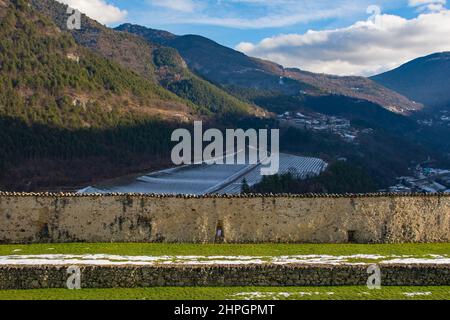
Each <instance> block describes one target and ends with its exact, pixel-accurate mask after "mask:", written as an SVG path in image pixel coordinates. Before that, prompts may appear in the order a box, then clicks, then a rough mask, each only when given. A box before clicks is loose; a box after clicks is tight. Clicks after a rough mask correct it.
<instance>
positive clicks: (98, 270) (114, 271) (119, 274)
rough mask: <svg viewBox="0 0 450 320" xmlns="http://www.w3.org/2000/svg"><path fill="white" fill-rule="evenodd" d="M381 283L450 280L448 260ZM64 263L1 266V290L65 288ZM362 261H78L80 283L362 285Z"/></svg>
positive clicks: (394, 269) (395, 273) (385, 274)
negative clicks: (153, 263) (203, 263)
mask: <svg viewBox="0 0 450 320" xmlns="http://www.w3.org/2000/svg"><path fill="white" fill-rule="evenodd" d="M380 269H381V284H382V286H449V285H450V266H449V265H409V266H406V265H389V266H381V267H380ZM67 270H68V268H67V267H64V266H1V267H0V290H9V289H41V288H46V289H47V288H66V286H67V280H68V278H69V276H70V275H69V274H68V273H67ZM368 277H369V274H368V273H367V266H365V265H340V266H333V265H308V266H305V265H288V266H282V265H247V266H243V265H240V266H214V265H211V266H83V267H80V280H81V288H138V287H165V286H167V287H196V286H208V287H223V286H226V287H230V286H363V285H366V284H367V280H368Z"/></svg>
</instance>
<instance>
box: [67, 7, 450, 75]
mask: <svg viewBox="0 0 450 320" xmlns="http://www.w3.org/2000/svg"><path fill="white" fill-rule="evenodd" d="M58 1H60V2H63V3H66V4H68V5H70V6H71V7H74V8H77V9H79V10H80V11H82V12H83V13H86V14H87V15H89V16H91V17H92V18H94V19H96V20H99V21H100V22H102V23H104V24H107V25H109V26H116V25H118V24H121V23H124V22H129V23H134V24H140V25H143V26H147V27H151V28H155V29H163V30H167V31H170V32H172V33H175V34H178V35H184V34H198V35H202V36H205V37H208V38H210V39H213V40H215V41H217V42H218V43H220V44H223V45H225V46H228V47H231V48H235V49H237V50H239V51H242V52H244V53H246V54H248V55H251V56H255V57H259V58H263V59H268V60H272V61H275V62H278V63H280V64H282V65H284V66H286V67H298V68H301V69H304V70H308V71H313V72H321V73H332V74H338V75H364V76H369V75H373V74H377V73H380V72H383V71H386V70H389V69H392V68H395V67H397V66H399V65H401V64H402V63H404V62H406V61H409V60H412V59H414V58H417V57H419V56H424V55H427V54H431V53H435V52H440V51H450V37H449V36H448V35H449V34H450V10H449V9H448V4H447V0H333V1H330V0H58ZM369 9H370V10H369Z"/></svg>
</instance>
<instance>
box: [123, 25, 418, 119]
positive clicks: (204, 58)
mask: <svg viewBox="0 0 450 320" xmlns="http://www.w3.org/2000/svg"><path fill="white" fill-rule="evenodd" d="M116 30H120V31H126V32H129V33H133V34H136V35H139V36H142V37H144V38H146V39H147V40H148V41H150V42H152V41H154V42H156V43H160V44H164V45H166V46H171V47H173V48H175V49H177V50H178V51H179V52H180V54H181V56H182V57H183V59H185V61H186V62H187V64H188V65H189V67H190V68H191V70H193V71H194V72H196V73H198V74H199V75H201V76H203V77H204V78H206V79H208V80H210V81H212V82H214V83H219V84H221V85H223V86H225V87H226V86H230V85H233V86H242V87H246V88H250V89H257V90H266V91H277V92H280V93H282V94H285V95H298V94H303V95H312V96H315V95H324V94H325V95H326V94H329V93H332V94H338V95H343V96H347V97H351V98H355V99H362V100H367V101H370V102H373V103H376V104H379V105H381V106H382V107H384V108H386V109H388V110H390V111H392V112H397V113H401V114H410V113H413V112H415V111H418V110H420V109H422V108H423V105H421V104H420V103H415V102H413V101H410V100H409V99H408V98H406V97H404V96H402V95H400V94H399V93H397V92H394V91H392V90H390V89H388V88H385V87H383V86H381V85H380V84H378V83H376V82H374V81H372V80H370V79H368V78H364V77H339V76H333V75H325V74H315V73H312V72H307V71H302V70H300V69H296V68H284V67H283V66H281V65H279V64H277V63H274V62H271V61H267V60H262V59H259V58H253V57H249V56H246V55H245V54H243V53H241V52H239V51H236V50H233V49H231V48H228V47H225V46H222V45H220V44H218V43H216V42H215V41H213V40H211V39H208V38H205V37H202V36H198V35H184V36H177V35H174V34H172V33H167V32H164V31H161V30H156V29H151V28H146V27H143V26H139V25H133V24H129V23H128V24H122V25H120V26H118V27H117V28H116Z"/></svg>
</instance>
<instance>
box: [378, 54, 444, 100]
mask: <svg viewBox="0 0 450 320" xmlns="http://www.w3.org/2000/svg"><path fill="white" fill-rule="evenodd" d="M449 74H450V52H448V51H444V52H437V53H433V54H431V55H427V56H423V57H419V58H416V59H413V60H411V61H408V62H406V63H404V64H403V65H401V66H400V67H398V68H395V69H393V70H390V71H387V72H384V73H382V74H379V75H376V76H373V77H371V79H372V80H374V81H377V82H378V83H380V84H382V85H384V86H386V87H389V88H392V89H393V90H396V91H398V92H401V93H402V94H404V95H405V96H408V97H409V98H410V99H413V100H416V101H419V102H421V103H424V104H426V105H429V106H430V107H449V106H450V84H448V81H447V80H448V75H449Z"/></svg>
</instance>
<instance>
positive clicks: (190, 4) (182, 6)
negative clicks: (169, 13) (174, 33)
mask: <svg viewBox="0 0 450 320" xmlns="http://www.w3.org/2000/svg"><path fill="white" fill-rule="evenodd" d="M151 3H152V4H153V5H155V6H157V7H163V8H167V9H171V10H175V11H182V12H194V11H195V9H197V8H198V7H199V5H198V4H197V3H195V2H194V1H192V0H151Z"/></svg>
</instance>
